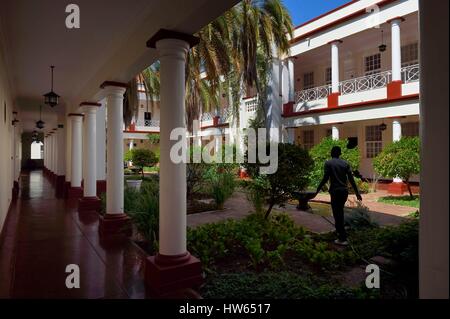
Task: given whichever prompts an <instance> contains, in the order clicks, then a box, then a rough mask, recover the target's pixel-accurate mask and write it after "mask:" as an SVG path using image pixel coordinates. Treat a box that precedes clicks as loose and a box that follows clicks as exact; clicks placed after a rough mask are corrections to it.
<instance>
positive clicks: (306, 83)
mask: <svg viewBox="0 0 450 319" xmlns="http://www.w3.org/2000/svg"><path fill="white" fill-rule="evenodd" d="M313 87H314V72H309V73H304V74H303V89H304V90H306V89H311V88H313Z"/></svg>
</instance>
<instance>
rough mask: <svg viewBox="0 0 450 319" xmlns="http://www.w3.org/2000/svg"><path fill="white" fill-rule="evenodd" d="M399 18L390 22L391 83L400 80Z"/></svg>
mask: <svg viewBox="0 0 450 319" xmlns="http://www.w3.org/2000/svg"><path fill="white" fill-rule="evenodd" d="M401 22H402V19H401V18H398V19H394V20H392V21H391V42H392V43H391V47H392V81H400V80H401V79H402V75H401V69H402V58H401V57H402V55H401V41H400V23H401Z"/></svg>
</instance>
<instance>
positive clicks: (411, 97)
mask: <svg viewBox="0 0 450 319" xmlns="http://www.w3.org/2000/svg"><path fill="white" fill-rule="evenodd" d="M418 98H419V94H410V95H404V96H402V97H399V98H395V99H379V100H372V101H366V102H358V103H352V104H345V105H341V106H339V107H336V108H333V109H329V108H322V109H318V110H310V111H304V112H294V113H292V114H290V115H282V116H283V117H296V116H304V115H308V114H317V113H326V112H333V111H341V110H348V109H353V108H359V107H364V106H370V105H379V104H387V103H392V102H397V101H407V100H414V99H418Z"/></svg>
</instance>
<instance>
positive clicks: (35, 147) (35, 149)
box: [30, 142, 44, 160]
mask: <svg viewBox="0 0 450 319" xmlns="http://www.w3.org/2000/svg"><path fill="white" fill-rule="evenodd" d="M43 148H44V144H42V142H33V143H31V157H30V158H31V159H33V160H40V159H42V158H43V155H44V150H43Z"/></svg>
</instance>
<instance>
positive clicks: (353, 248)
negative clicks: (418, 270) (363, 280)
mask: <svg viewBox="0 0 450 319" xmlns="http://www.w3.org/2000/svg"><path fill="white" fill-rule="evenodd" d="M320 217H322V218H323V219H325V220H326V221H327V222H329V223H330V224H331V225H333V227H335V225H334V223H333V222H331V221H330V220H329V219H328V218H326V217H325V216H322V215H320ZM348 245H349V246H350V248H351V249H352V250H353V252H354V253H355V254H356V256H358V257H359V259H361V260H362V261H364V262H365V263H366V264H367V265H370V264H372V263H371V262H370V261H368V260H367V259H365V258H364V257H362V256H361V255H360V254H359V253H358V252H357V251H356V249H355V247H353V245H352V244H351V243H349V244H348ZM378 267H379V268H380V271H382V272H384V273H386V274H388V275H390V276H394V274H393V273H391V272H389V271H387V270H384V269H383V268H381V267H380V266H378Z"/></svg>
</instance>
